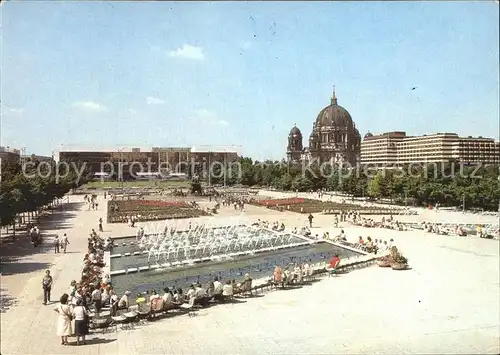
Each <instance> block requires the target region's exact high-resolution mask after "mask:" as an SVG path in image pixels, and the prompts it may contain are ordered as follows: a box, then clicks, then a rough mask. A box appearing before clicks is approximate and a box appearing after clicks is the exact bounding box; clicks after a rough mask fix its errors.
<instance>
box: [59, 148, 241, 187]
mask: <svg viewBox="0 0 500 355" xmlns="http://www.w3.org/2000/svg"><path fill="white" fill-rule="evenodd" d="M237 158H238V151H237V149H235V148H234V147H219V146H202V147H191V148H189V147H153V148H143V147H140V148H139V147H137V148H128V147H126V148H110V149H98V150H96V149H89V148H81V147H61V149H60V150H59V151H58V152H56V161H61V162H67V163H75V164H77V165H78V164H83V163H85V164H86V166H87V168H88V169H89V172H91V173H114V175H115V177H116V176H117V174H119V171H120V169H119V168H118V167H119V165H120V163H121V165H122V167H123V168H122V176H123V178H124V179H129V178H131V177H133V176H134V175H136V174H137V173H138V172H158V171H160V172H162V173H185V174H190V173H193V171H194V168H193V167H194V166H199V167H203V164H205V166H207V164H213V163H215V162H220V163H224V162H226V163H231V162H233V161H234V160H236V159H237ZM196 171H198V169H196Z"/></svg>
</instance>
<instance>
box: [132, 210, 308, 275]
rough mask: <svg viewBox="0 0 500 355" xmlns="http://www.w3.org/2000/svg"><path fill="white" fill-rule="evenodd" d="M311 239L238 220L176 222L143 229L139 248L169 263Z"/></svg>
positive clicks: (272, 247)
mask: <svg viewBox="0 0 500 355" xmlns="http://www.w3.org/2000/svg"><path fill="white" fill-rule="evenodd" d="M311 242H312V241H311V240H309V239H307V238H305V237H302V236H299V235H296V234H292V233H290V232H287V231H277V230H273V229H269V228H265V227H262V226H256V225H245V224H242V223H241V222H240V221H239V220H235V221H233V223H231V221H230V223H229V224H226V225H224V226H214V225H213V222H212V221H209V222H208V223H205V224H201V225H195V226H191V229H188V230H182V229H180V228H179V226H178V225H177V223H176V222H173V223H170V224H169V223H168V222H167V224H166V225H165V226H164V227H163V228H161V229H159V228H158V226H155V227H153V228H148V229H146V230H145V233H144V236H143V237H142V238H141V239H140V240H139V248H140V249H141V250H142V251H144V252H145V253H147V261H148V264H149V263H151V262H152V261H155V262H156V263H159V264H166V265H171V264H175V263H182V262H187V263H190V262H193V261H198V260H203V259H207V258H209V259H214V258H218V259H225V258H230V257H234V256H238V255H244V254H248V253H257V252H260V251H272V250H276V249H277V248H279V247H285V246H294V245H304V244H307V243H311Z"/></svg>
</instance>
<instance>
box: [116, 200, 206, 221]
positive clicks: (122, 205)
mask: <svg viewBox="0 0 500 355" xmlns="http://www.w3.org/2000/svg"><path fill="white" fill-rule="evenodd" d="M207 215H209V214H208V213H207V212H205V211H203V210H201V209H198V208H195V207H193V206H192V205H189V204H188V203H186V202H184V201H160V200H127V201H110V202H109V203H108V219H107V222H108V223H126V222H127V221H128V219H129V217H131V216H134V217H135V218H136V221H139V222H141V221H157V220H163V219H174V218H194V217H201V216H207Z"/></svg>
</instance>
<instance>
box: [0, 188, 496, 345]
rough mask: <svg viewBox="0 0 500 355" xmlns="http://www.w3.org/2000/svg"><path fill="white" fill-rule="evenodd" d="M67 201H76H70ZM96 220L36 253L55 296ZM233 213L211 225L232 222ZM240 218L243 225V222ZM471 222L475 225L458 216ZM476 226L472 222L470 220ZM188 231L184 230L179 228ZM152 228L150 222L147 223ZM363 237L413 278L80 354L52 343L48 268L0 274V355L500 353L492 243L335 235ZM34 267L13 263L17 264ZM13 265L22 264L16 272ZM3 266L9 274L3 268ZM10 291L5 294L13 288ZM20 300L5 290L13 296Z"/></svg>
mask: <svg viewBox="0 0 500 355" xmlns="http://www.w3.org/2000/svg"><path fill="white" fill-rule="evenodd" d="M70 200H71V201H72V202H76V201H81V200H82V198H81V197H79V196H72V197H71V198H70ZM99 207H100V211H87V210H82V208H81V207H80V210H78V211H76V212H75V215H74V216H72V219H71V220H69V221H68V222H67V223H68V226H67V229H64V230H58V229H53V230H45V232H47V233H58V234H62V233H64V232H66V233H68V235H69V236H70V241H71V245H70V247H69V251H71V252H72V253H68V254H60V255H57V256H54V255H52V254H43V255H37V256H36V258H45V259H44V260H45V261H46V262H51V263H53V264H52V266H51V267H50V270H51V271H52V274H53V277H54V290H53V295H54V296H53V298H54V299H56V298H58V296H59V295H60V294H62V293H63V292H66V291H67V290H68V285H69V283H70V281H71V280H72V279H77V278H78V277H79V275H80V272H81V264H82V259H83V255H84V254H85V248H86V238H87V235H88V232H89V230H90V229H91V228H96V227H97V221H98V219H99V217H101V216H102V217H103V216H104V211H105V206H104V204H103V203H101V204H100V206H99ZM233 214H234V210H232V208H226V209H223V210H221V213H220V216H218V217H216V218H217V219H221V220H227V217H228V216H231V215H233ZM242 216H245V217H244V218H246V219H247V220H252V221H253V220H255V219H257V218H260V219H267V220H280V221H283V222H284V223H285V224H286V225H287V226H301V225H304V224H305V223H306V218H305V217H304V216H301V215H297V214H294V213H290V212H281V213H280V212H276V211H271V210H266V209H263V208H259V207H253V206H248V207H247V208H246V211H245V212H244V213H243V214H242ZM241 218H243V217H241ZM464 218H473V217H470V216H469V217H464ZM472 222H473V221H472ZM179 223H187V221H184V222H179ZM315 224H317V225H318V228H317V230H321V231H322V230H328V231H330V233H331V234H335V233H337V232H338V231H339V229H335V228H333V227H331V225H332V224H333V223H332V217H331V216H330V217H329V216H320V215H318V216H316V218H315ZM143 225H145V226H149V225H151V224H148V223H144V224H143ZM341 227H342V228H344V230H345V231H346V233H347V235H348V237H349V238H350V239H353V240H355V239H357V237H358V236H359V235H364V236H368V235H370V236H372V237H374V238H375V237H384V238H394V239H395V241H396V244H397V245H398V247H399V248H400V249H402V250H403V252H404V253H405V255H406V256H407V257H408V259H409V261H410V266H411V267H412V269H411V270H407V271H393V270H391V269H385V268H378V267H376V266H374V267H370V268H367V269H362V270H357V271H354V272H351V273H349V274H345V275H340V276H338V277H324V278H322V279H321V280H320V281H318V282H315V283H313V284H312V285H309V286H304V287H302V288H299V289H295V290H278V291H272V292H267V293H265V294H264V296H262V297H254V298H249V299H243V300H242V303H240V304H234V305H233V304H230V305H218V306H214V307H210V308H208V309H202V310H200V311H199V312H197V315H196V316H195V317H188V316H186V315H182V316H171V317H167V318H166V319H163V320H159V321H156V322H151V323H149V324H146V325H142V326H137V327H136V329H134V330H125V331H123V330H118V332H117V333H110V334H104V335H101V334H98V335H95V336H94V335H92V336H90V340H89V341H88V345H86V346H80V347H76V346H68V347H63V346H61V345H59V339H58V338H57V337H56V335H55V328H56V322H57V314H56V313H55V312H54V311H53V308H54V307H55V305H56V303H54V304H52V305H50V306H43V305H42V304H41V302H42V294H41V282H40V281H41V278H42V275H43V269H40V270H37V271H33V272H26V273H19V274H14V275H9V276H2V288H4V282H3V281H4V280H7V282H6V284H7V285H8V286H7V287H6V288H7V291H8V292H10V293H11V294H12V295H13V296H15V297H17V304H16V305H14V306H12V307H11V308H10V309H9V310H8V311H7V312H5V313H2V314H1V317H2V319H1V340H2V342H1V348H2V350H1V353H2V354H4V355H8V354H95V353H98V354H110V355H111V354H280V353H290V354H312V353H314V354H332V353H339V354H340V353H342V354H353V353H374V354H396V353H489V354H498V353H499V352H500V347H499V345H498V344H499V341H500V337H499V333H500V321H499V319H500V308H499V300H500V292H499V289H500V283H499V268H498V265H499V243H498V241H495V240H484V239H480V238H477V237H470V238H459V237H454V236H437V235H433V234H426V233H423V232H396V231H389V230H380V229H368V228H357V227H356V228H354V227H350V226H349V225H347V224H344V225H343V226H341ZM104 228H105V232H104V233H103V234H104V235H130V234H134V232H135V230H134V229H133V228H129V227H128V226H126V225H122V224H113V225H105V226H104ZM26 260H28V261H29V260H31V259H29V258H27V259H23V260H21V261H20V264H23V263H24V262H26ZM18 268H19V266H18ZM7 269H8V267H7ZM9 285H10V286H9ZM13 285H16V287H17V288H18V289H19V291H18V292H11V289H15V287H13Z"/></svg>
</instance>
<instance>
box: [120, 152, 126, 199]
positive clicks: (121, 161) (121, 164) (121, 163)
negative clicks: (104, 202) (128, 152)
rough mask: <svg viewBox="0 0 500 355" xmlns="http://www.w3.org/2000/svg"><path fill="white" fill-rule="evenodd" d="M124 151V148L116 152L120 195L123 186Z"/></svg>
mask: <svg viewBox="0 0 500 355" xmlns="http://www.w3.org/2000/svg"><path fill="white" fill-rule="evenodd" d="M124 149H126V147H123V148H120V149H118V152H120V161H119V163H118V179H119V181H120V186H121V189H122V195H123V193H124V186H123V150H124Z"/></svg>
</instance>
